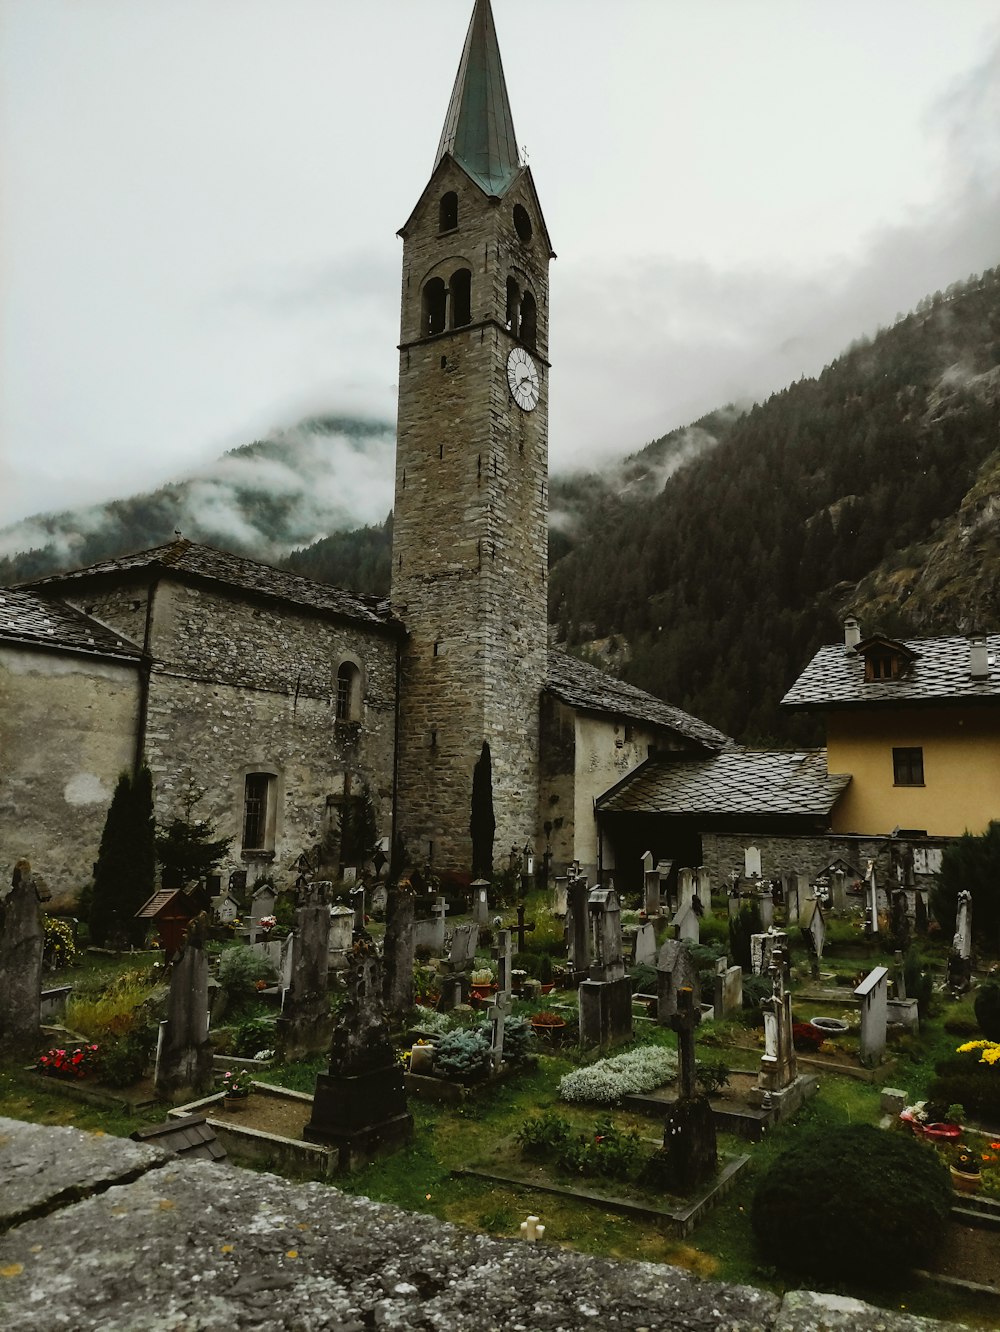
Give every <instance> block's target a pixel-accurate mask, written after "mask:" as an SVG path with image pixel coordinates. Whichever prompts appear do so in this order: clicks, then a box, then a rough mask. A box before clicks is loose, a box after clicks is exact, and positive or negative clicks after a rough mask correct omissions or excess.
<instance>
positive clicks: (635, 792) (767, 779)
mask: <svg viewBox="0 0 1000 1332" xmlns="http://www.w3.org/2000/svg"><path fill="white" fill-rule="evenodd" d="M850 780H851V776H850V773H828V772H827V770H826V750H825V749H807V750H797V751H790V750H774V749H736V748H734V749H731V750H727V751H726V752H725V753H723V754H716V755H714V756H713V757H711V758H693V759H686V758H681V757H677V758H674V759H670V758H666V757H664V758H657V759H650V760H649V761H648V762H647V763H644V764H643V765H642V766H641V767H639V768H636V770H635V771H634V772H633V773H630V774H629V775H628V776H627V777H626V778H625V779H624V781H622V782H619V784H618V785H617V786H615V787H612V789H611V790H610V791H608V792H607V793H606V794H605V795H603V796H601V797H600V798H599V800H598V801H597V808H598V809H599V810H601V811H602V812H613V813H629V814H673V815H700V816H702V817H707V816H712V817H718V816H727V817H731V816H737V817H739V816H747V817H751V816H757V817H760V816H763V815H766V816H770V817H788V816H795V815H798V816H808V817H813V818H819V817H822V818H825V817H826V816H827V815H829V813H830V811H831V810H832V809H833V806H834V805H835V803H836V801H837V798H838V796H839V795H840V794H841V792H842V791H843V790H844V789H845V787H846V786H847V785H848V783H849V782H850Z"/></svg>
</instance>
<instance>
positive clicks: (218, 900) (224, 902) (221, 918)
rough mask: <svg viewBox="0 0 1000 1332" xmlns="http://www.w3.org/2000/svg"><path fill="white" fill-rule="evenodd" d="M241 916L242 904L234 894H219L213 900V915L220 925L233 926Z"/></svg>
mask: <svg viewBox="0 0 1000 1332" xmlns="http://www.w3.org/2000/svg"><path fill="white" fill-rule="evenodd" d="M239 914H240V904H239V902H237V900H236V898H235V897H234V896H233V895H232V893H219V894H217V895H216V896H215V897H213V898H212V915H213V916H214V917H215V919H216V920H217V921H218V922H219V924H220V925H231V924H232V923H233V921H234V920H236V919H237V918H238V916H239Z"/></svg>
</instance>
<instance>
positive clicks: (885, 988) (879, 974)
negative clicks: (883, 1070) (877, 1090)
mask: <svg viewBox="0 0 1000 1332" xmlns="http://www.w3.org/2000/svg"><path fill="white" fill-rule="evenodd" d="M888 982H889V972H888V969H887V968H886V967H875V968H874V969H873V970H872V971H870V972H869V973H868V975H867V976H866V977H865V978H864V980H863V981H862V982H861V984H860V985H859V986H858V988H857V989H856V990H855V991H854V995H855V998H857V999H859V1000H860V1001H861V1040H860V1050H859V1053H860V1057H861V1062H862V1063H863V1064H864V1065H866V1067H869V1068H871V1067H874V1066H875V1065H876V1064H880V1063H881V1062H882V1055H883V1054H884V1053H885V1029H886V1022H887V1020H888V1014H887V1009H886V1004H887V1001H888V998H889V983H888Z"/></svg>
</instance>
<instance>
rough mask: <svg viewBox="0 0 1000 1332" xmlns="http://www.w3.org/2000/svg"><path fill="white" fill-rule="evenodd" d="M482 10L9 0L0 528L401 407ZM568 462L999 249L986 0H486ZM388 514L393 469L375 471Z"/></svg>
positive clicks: (0, 131) (776, 382)
mask: <svg viewBox="0 0 1000 1332" xmlns="http://www.w3.org/2000/svg"><path fill="white" fill-rule="evenodd" d="M471 8H472V5H471V0H0V14H2V18H3V23H2V27H0V42H2V49H0V98H2V103H0V113H2V115H0V154H2V160H3V162H4V176H5V185H6V189H5V192H4V197H3V203H2V216H0V224H2V239H0V256H2V264H3V286H2V289H0V299H2V313H3V324H2V337H0V357H2V360H0V382H2V398H0V522H7V521H12V520H14V519H16V518H19V517H22V516H24V515H27V514H29V513H34V512H37V511H39V510H43V509H44V510H50V509H55V508H63V507H69V506H73V505H76V504H79V503H82V502H85V501H91V500H95V499H103V498H110V497H112V496H115V495H123V494H127V493H130V492H132V491H135V490H140V489H145V488H147V487H149V486H151V485H153V484H156V483H158V482H160V481H163V480H166V479H168V478H172V477H177V476H179V475H182V474H184V473H185V472H186V471H189V470H190V469H192V468H193V467H196V466H198V465H200V464H202V463H206V462H208V461H209V460H211V459H213V458H214V457H215V456H216V455H218V454H219V453H220V452H221V451H222V450H223V449H226V448H231V447H233V446H235V445H238V444H242V443H246V442H248V441H249V440H251V439H253V438H256V437H259V436H260V435H263V434H265V433H267V432H268V431H270V430H271V429H272V428H275V427H283V426H289V425H292V424H293V423H294V422H296V421H297V420H298V419H299V418H300V417H301V416H303V415H304V414H307V413H317V412H322V413H325V414H345V413H352V412H361V413H363V414H368V415H373V416H377V417H381V418H385V419H389V420H392V419H393V418H394V414H395V378H396V367H397V354H396V351H395V343H396V340H397V336H398V311H399V262H400V254H401V243H400V242H399V241H398V239H397V238H396V236H395V230H396V228H397V227H398V226H400V225H401V224H402V223H403V222H404V221H405V219H406V217H407V215H408V214H409V212H410V209H411V207H412V206H413V204H414V203H415V202H416V199H417V197H418V195H419V193H420V191H421V189H422V188H423V186H424V184H425V183H426V180H427V178H428V176H429V174H430V171H431V168H432V166H433V164H434V163H433V158H434V150H435V148H436V146H437V141H438V136H439V134H440V130H441V125H442V122H443V120H444V114H445V109H446V106H447V102H448V97H449V93H450V91H451V86H452V82H453V80H454V76H455V71H456V68H457V65H458V59H459V55H460V52H461V47H462V42H463V39H464V36H465V29H466V26H467V23H468V19H469V15H470V13H471ZM494 14H495V17H496V23H497V29H498V33H499V38H500V45H501V51H502V54H503V58H504V66H505V72H506V76H507V84H508V89H509V92H510V97H511V103H512V107H513V112H514V120H515V126H516V128H517V133H518V137H519V139H520V141H521V142H522V143H523V144H525V145H526V146H527V149H528V154H529V161H530V163H531V166H532V169H533V171H534V174H535V180H536V184H537V186H538V189H539V192H540V195H541V200H542V205H543V207H544V209H545V213H546V220H547V222H548V225H549V230H550V232H551V235H552V238H553V244H554V246H555V249H556V250H557V252H558V254H559V256H560V257H559V259H558V260H557V261H556V263H555V264H554V266H553V282H552V297H551V299H552V315H551V320H552V341H551V353H552V360H553V374H552V380H551V385H552V388H551V393H552V402H551V421H550V443H551V456H552V465H553V468H554V470H565V469H566V468H567V467H569V466H573V465H578V464H580V463H581V462H586V461H589V460H591V459H596V458H599V457H603V456H608V455H609V454H622V453H625V452H630V451H632V450H634V449H636V448H639V447H641V446H642V445H643V444H644V443H646V442H647V441H648V440H649V439H652V438H654V437H655V436H657V435H660V434H663V433H665V432H666V431H667V430H669V429H671V428H673V427H674V426H677V425H681V424H683V423H684V422H686V421H688V420H690V419H691V418H692V417H694V416H696V415H697V414H699V413H700V412H703V411H705V410H707V409H709V408H711V407H714V406H718V405H722V404H723V403H724V402H725V401H727V400H729V399H732V398H738V399H740V400H744V399H749V398H751V397H754V396H758V397H759V396H762V395H766V394H767V393H768V392H770V391H771V390H773V389H777V388H780V387H782V386H783V385H784V384H785V383H787V382H789V381H790V380H792V379H795V378H797V377H798V376H799V375H801V374H803V373H805V374H811V373H816V372H817V371H818V370H819V369H820V368H821V367H822V365H823V364H824V363H825V362H827V361H829V360H830V359H831V358H832V357H833V356H834V355H836V354H837V352H838V351H840V350H841V349H842V348H843V347H844V346H845V345H846V344H847V342H849V341H850V339H851V338H853V337H854V336H856V335H857V334H860V333H862V332H864V331H866V330H867V331H874V328H875V326H876V325H877V324H878V323H889V322H891V321H892V319H893V317H894V315H895V314H896V312H897V311H898V310H905V309H908V308H910V307H911V306H912V305H913V304H914V303H915V302H916V301H917V300H918V299H919V298H920V297H921V296H922V295H924V294H925V293H927V292H931V291H933V290H935V288H938V287H945V286H947V284H948V283H949V282H951V281H954V280H955V279H957V278H963V277H965V276H966V275H967V274H968V273H969V272H972V271H978V270H980V269H982V268H984V267H988V266H992V265H994V264H996V263H998V262H1000V0H839V3H832V0H494ZM370 489H371V505H370V510H369V509H367V508H366V507H365V505H362V509H363V510H364V511H360V512H359V513H358V520H359V521H362V520H364V521H368V520H371V519H381V518H382V517H384V515H385V512H386V511H387V509H388V507H389V505H390V503H391V478H390V477H389V475H386V476H385V478H384V487H382V486H381V485H380V484H379V483H378V482H376V483H373V484H372V485H371V488H370Z"/></svg>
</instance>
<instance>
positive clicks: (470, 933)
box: [438, 922, 479, 1013]
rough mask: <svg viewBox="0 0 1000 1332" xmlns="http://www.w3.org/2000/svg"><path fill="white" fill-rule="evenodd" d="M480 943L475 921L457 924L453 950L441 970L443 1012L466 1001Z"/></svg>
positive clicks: (439, 1004)
mask: <svg viewBox="0 0 1000 1332" xmlns="http://www.w3.org/2000/svg"><path fill="white" fill-rule="evenodd" d="M478 944H479V926H478V925H477V924H476V923H475V922H473V923H472V924H471V925H456V926H455V931H454V933H453V934H452V936H451V950H450V952H449V954H448V958H447V961H445V962H444V963H442V966H441V972H440V982H441V998H440V1001H439V1002H438V1008H439V1009H440V1011H441V1012H442V1013H450V1012H451V1010H452V1009H453V1008H457V1007H458V1005H459V1004H461V1003H464V1002H465V1000H466V998H467V996H468V992H469V973H470V972H471V971H472V968H473V966H474V965H475V961H476V948H477V946H478Z"/></svg>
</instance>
